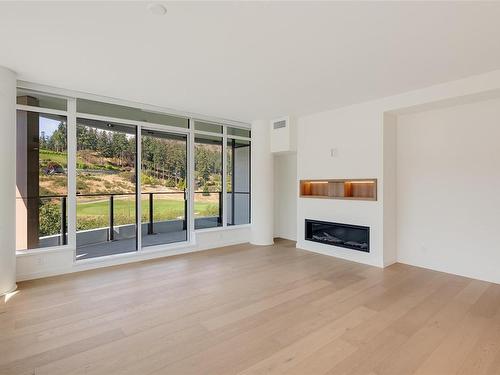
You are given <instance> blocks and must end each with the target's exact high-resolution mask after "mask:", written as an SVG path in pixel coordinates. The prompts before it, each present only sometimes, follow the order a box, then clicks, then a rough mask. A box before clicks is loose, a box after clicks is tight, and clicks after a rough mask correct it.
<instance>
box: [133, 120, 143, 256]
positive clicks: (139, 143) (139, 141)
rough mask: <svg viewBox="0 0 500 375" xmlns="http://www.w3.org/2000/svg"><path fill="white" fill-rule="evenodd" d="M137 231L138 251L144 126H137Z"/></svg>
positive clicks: (140, 239) (140, 228)
mask: <svg viewBox="0 0 500 375" xmlns="http://www.w3.org/2000/svg"><path fill="white" fill-rule="evenodd" d="M135 145H136V146H135V176H136V177H135V180H136V184H135V200H136V202H135V207H136V212H135V221H136V222H135V227H136V230H135V233H136V236H137V238H136V240H135V243H136V245H137V251H138V252H142V251H143V248H142V182H141V180H142V126H141V125H139V126H137V127H136V128H135Z"/></svg>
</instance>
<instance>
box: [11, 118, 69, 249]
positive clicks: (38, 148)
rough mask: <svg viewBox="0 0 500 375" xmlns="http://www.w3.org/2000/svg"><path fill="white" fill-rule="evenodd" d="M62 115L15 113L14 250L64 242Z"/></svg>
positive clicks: (64, 137)
mask: <svg viewBox="0 0 500 375" xmlns="http://www.w3.org/2000/svg"><path fill="white" fill-rule="evenodd" d="M66 130H67V125H66V117H65V116H57V115H48V114H43V113H35V112H26V111H17V129H16V149H17V150H16V188H17V189H16V249H17V250H23V249H36V248H41V247H50V246H58V245H65V244H66V243H67V211H66V197H67V194H68V176H67V171H68V155H67V132H66Z"/></svg>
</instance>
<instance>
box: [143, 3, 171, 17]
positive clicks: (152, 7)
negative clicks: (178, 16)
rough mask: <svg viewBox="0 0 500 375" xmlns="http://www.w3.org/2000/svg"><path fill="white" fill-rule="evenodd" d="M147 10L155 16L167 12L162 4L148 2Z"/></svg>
mask: <svg viewBox="0 0 500 375" xmlns="http://www.w3.org/2000/svg"><path fill="white" fill-rule="evenodd" d="M148 10H149V11H150V12H151V14H154V15H156V16H163V15H164V14H165V13H167V8H165V6H164V5H162V4H158V3H151V4H149V5H148Z"/></svg>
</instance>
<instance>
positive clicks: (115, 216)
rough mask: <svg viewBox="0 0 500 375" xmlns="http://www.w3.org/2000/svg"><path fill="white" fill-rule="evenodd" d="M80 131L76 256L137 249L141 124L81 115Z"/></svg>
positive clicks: (77, 166)
mask: <svg viewBox="0 0 500 375" xmlns="http://www.w3.org/2000/svg"><path fill="white" fill-rule="evenodd" d="M76 130H77V132H76V138H77V139H76V145H77V158H76V197H77V198H76V229H77V235H76V241H77V251H76V257H77V259H85V258H93V257H98V256H103V255H111V254H118V253H126V252H130V251H135V250H137V244H136V235H137V233H136V231H137V228H136V222H137V220H136V196H135V194H136V134H135V133H136V128H135V127H132V126H127V125H123V124H118V123H109V122H104V121H97V120H88V119H81V118H79V119H78V120H77V129H76Z"/></svg>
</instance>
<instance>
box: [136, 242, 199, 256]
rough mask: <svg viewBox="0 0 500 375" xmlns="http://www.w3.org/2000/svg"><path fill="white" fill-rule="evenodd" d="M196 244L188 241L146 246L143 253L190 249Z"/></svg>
mask: <svg viewBox="0 0 500 375" xmlns="http://www.w3.org/2000/svg"><path fill="white" fill-rule="evenodd" d="M195 245H196V243H195V242H190V241H189V240H186V241H179V242H171V243H168V244H158V245H153V246H146V247H144V248H142V253H157V252H160V251H166V250H175V249H184V248H189V247H191V246H195Z"/></svg>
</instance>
